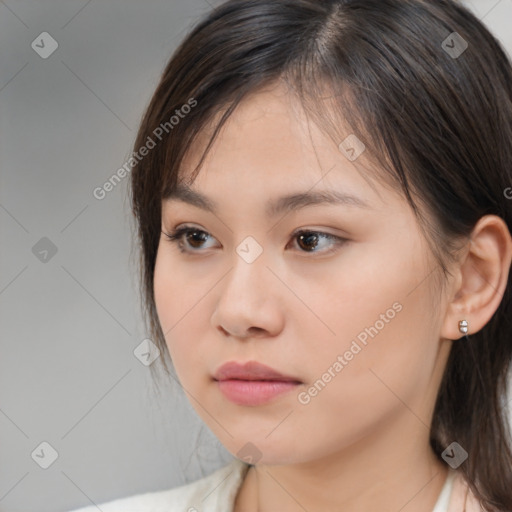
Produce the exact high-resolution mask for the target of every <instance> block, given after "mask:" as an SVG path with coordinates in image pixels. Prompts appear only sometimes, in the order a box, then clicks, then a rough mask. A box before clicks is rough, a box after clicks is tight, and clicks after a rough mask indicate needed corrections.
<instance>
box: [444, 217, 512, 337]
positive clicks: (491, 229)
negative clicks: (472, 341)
mask: <svg viewBox="0 0 512 512" xmlns="http://www.w3.org/2000/svg"><path fill="white" fill-rule="evenodd" d="M511 261H512V237H511V235H510V231H509V230H508V227H507V225H506V224H505V222H504V221H503V219H501V218H500V217H498V216H496V215H485V216H484V217H482V218H481V219H480V220H479V221H478V222H477V224H476V225H475V227H474V229H473V231H472V233H471V237H470V241H469V243H468V247H467V252H466V254H465V256H464V258H462V259H461V261H460V262H459V264H458V268H457V269H456V271H457V275H456V279H455V280H454V283H453V286H452V290H451V291H452V294H451V296H452V299H451V302H450V303H449V304H448V306H447V310H446V316H445V319H444V323H443V327H442V331H441V333H440V334H441V336H442V337H443V338H446V339H451V340H457V339H460V338H461V337H463V336H464V337H467V335H471V334H475V333H476V332H478V331H480V330H481V329H482V328H483V327H484V326H485V325H486V324H487V323H488V322H489V320H490V319H491V318H492V316H493V315H494V313H495V312H496V310H497V309H498V307H499V305H500V303H501V300H502V297H503V294H504V293H505V289H506V287H507V283H508V276H509V272H510V265H511Z"/></svg>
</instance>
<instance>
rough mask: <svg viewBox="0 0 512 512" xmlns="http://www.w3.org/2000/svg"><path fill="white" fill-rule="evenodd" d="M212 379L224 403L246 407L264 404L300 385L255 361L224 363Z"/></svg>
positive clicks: (296, 381) (297, 381)
mask: <svg viewBox="0 0 512 512" xmlns="http://www.w3.org/2000/svg"><path fill="white" fill-rule="evenodd" d="M214 379H215V381H217V384H218V386H219V389H220V391H221V392H222V393H223V394H224V396H225V397H226V398H227V399H228V400H230V401H231V402H234V403H235V404H238V405H250V406H256V405H261V404H264V403H267V402H269V401H270V400H272V399H273V398H275V397H277V396H278V395H281V394H283V393H286V392H289V391H291V390H293V389H295V388H296V387H297V386H298V385H300V384H302V382H301V381H300V380H299V379H297V378H296V377H292V376H289V375H285V374H282V373H280V372H278V371H277V370H274V369H273V368H271V367H270V366H266V365H264V364H261V363H258V362H257V361H249V362H247V363H245V364H241V363H237V362H235V361H230V362H228V363H225V364H223V365H222V366H221V367H220V368H219V369H218V370H217V371H216V372H215V375H214Z"/></svg>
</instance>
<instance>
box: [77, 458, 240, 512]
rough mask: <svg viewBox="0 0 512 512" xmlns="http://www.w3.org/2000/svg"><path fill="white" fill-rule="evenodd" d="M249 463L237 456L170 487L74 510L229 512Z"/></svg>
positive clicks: (92, 511)
mask: <svg viewBox="0 0 512 512" xmlns="http://www.w3.org/2000/svg"><path fill="white" fill-rule="evenodd" d="M248 469H249V465H248V464H247V463H245V462H243V461H241V460H239V459H234V460H233V461H232V462H230V463H229V464H228V465H226V466H223V467H222V468H220V469H217V470H216V471H214V472H213V473H212V474H210V475H208V476H206V477H204V478H201V479H200V480H196V481H195V482H192V483H189V484H186V485H182V486H180V487H175V488H174V489H169V490H166V491H157V492H148V493H143V494H136V495H134V496H129V497H127V498H121V499H117V500H114V501H109V502H106V503H101V504H98V505H91V506H88V507H85V508H80V509H75V510H73V511H71V512H98V509H101V510H102V512H174V511H176V512H177V511H179V512H197V511H199V510H201V511H203V512H220V511H222V512H228V511H229V510H230V508H231V507H232V506H233V504H234V501H235V497H236V495H237V492H238V489H239V488H240V486H241V484H242V482H243V479H244V477H245V474H246V473H247V470H248Z"/></svg>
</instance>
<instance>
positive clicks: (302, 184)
mask: <svg viewBox="0 0 512 512" xmlns="http://www.w3.org/2000/svg"><path fill="white" fill-rule="evenodd" d="M221 114H222V112H219V113H218V115H217V116H216V118H214V119H213V121H212V122H211V123H209V125H207V126H205V127H204V128H203V129H201V130H200V132H199V134H198V136H197V138H196V139H195V140H194V142H193V144H191V146H190V148H189V150H188V151H187V153H186V154H185V157H184V159H183V161H182V164H181V167H180V181H182V182H184V183H187V184H188V185H189V187H188V189H187V188H185V187H181V189H180V190H178V189H177V190H174V191H168V192H172V196H173V197H174V198H178V199H183V198H185V197H187V198H188V199H191V201H189V202H190V203H191V204H193V203H194V202H195V204H196V205H198V204H199V203H200V202H201V201H202V203H203V207H206V203H207V201H206V200H204V198H201V197H200V195H198V194H196V195H195V197H193V196H194V194H193V190H195V191H198V192H200V191H203V192H204V193H205V194H207V195H211V192H213V191H214V190H216V189H218V188H219V186H220V185H221V186H222V187H223V188H224V190H225V194H224V195H226V194H229V193H231V194H233V193H234V194H237V195H239V196H246V195H250V194H251V193H254V194H256V193H257V194H258V195H259V197H260V198H261V195H263V196H266V197H272V196H277V195H283V194H279V191H282V192H283V193H284V192H289V194H288V195H291V193H292V192H293V193H295V196H297V195H298V194H299V191H300V192H301V193H304V192H306V191H309V192H311V194H310V196H311V195H312V193H317V196H318V194H321V193H323V192H325V191H327V190H330V191H332V192H333V194H331V196H333V195H336V194H337V195H338V199H339V201H340V202H344V203H345V204H346V205H349V204H352V205H357V204H358V205H359V206H362V205H363V204H366V205H369V204H370V203H373V205H375V204H376V203H378V202H380V203H383V202H385V197H383V196H382V194H381V191H380V189H381V187H380V186H379V185H378V184H377V182H376V181H375V177H374V176H373V173H372V172H371V171H369V167H368V162H367V161H365V159H364V153H363V154H362V155H361V156H360V157H359V158H357V160H356V161H350V160H349V159H348V158H347V156H346V153H344V152H343V151H341V150H340V148H339V147H338V145H337V144H336V143H335V141H333V140H332V138H330V137H329V136H328V135H326V134H325V133H324V131H323V130H321V129H320V128H319V127H318V126H317V125H316V124H315V123H314V122H312V121H311V119H309V117H308V116H307V115H306V114H305V112H304V110H303V108H302V105H301V104H300V102H299V101H298V100H297V99H296V98H295V97H294V96H293V95H291V94H290V93H289V91H288V90H287V89H286V88H284V87H282V86H273V87H270V88H268V89H264V90H260V91H258V92H257V93H253V94H251V95H250V96H248V97H246V98H245V99H244V100H243V101H242V102H241V103H240V104H239V105H238V106H237V108H236V109H235V110H234V112H233V113H232V114H231V115H230V117H229V118H228V119H227V121H226V123H225V124H224V126H223V127H222V129H221V130H220V132H219V133H218V135H217V138H216V140H215V142H214V144H213V146H212V147H211V148H210V150H209V152H208V154H207V156H206V158H205V160H204V162H203V164H202V166H201V168H200V170H199V174H198V176H197V178H195V179H194V181H193V182H191V181H190V175H191V173H192V171H193V170H194V169H195V167H196V165H197V164H198V162H199V160H200V158H201V156H202V154H203V151H204V149H205V148H206V146H207V143H208V142H209V140H210V138H211V136H212V134H213V131H214V129H215V127H216V125H217V122H218V120H219V118H220V116H221ZM343 130H344V129H343V127H340V132H341V133H342V134H343ZM345 131H346V132H347V135H350V134H349V133H348V130H345ZM191 189H192V190H191ZM203 195H204V194H203ZM302 195H303V196H304V194H302ZM221 196H222V195H221ZM341 196H344V198H342V197H341ZM165 197H171V194H169V193H167V194H165ZM219 197H220V196H219ZM331 198H332V197H331ZM192 199H194V201H192ZM310 199H311V197H309V198H306V197H302V198H298V197H295V198H294V199H292V201H294V200H295V201H303V202H304V201H307V200H310ZM315 199H318V197H317V198H315ZM331 202H333V201H331ZM284 204H285V202H283V201H281V203H280V204H279V203H278V202H277V201H273V202H272V204H270V203H269V204H268V208H267V214H268V215H271V214H272V213H276V212H278V211H279V210H280V209H283V205H284ZM289 204H290V203H289ZM210 206H212V205H210ZM205 209H209V210H210V211H213V210H214V208H205Z"/></svg>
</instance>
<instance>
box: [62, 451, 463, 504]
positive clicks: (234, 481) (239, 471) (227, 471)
mask: <svg viewBox="0 0 512 512" xmlns="http://www.w3.org/2000/svg"><path fill="white" fill-rule="evenodd" d="M248 469H249V464H247V463H246V462H243V461H241V460H240V459H234V460H233V461H232V462H231V463H229V464H228V465H226V466H224V467H222V468H220V469H217V470H216V471H214V472H213V473H212V474H210V475H208V476H206V477H204V478H201V479H200V480H196V481H195V482H192V483H190V484H186V485H182V486H181V487H175V488H174V489H170V490H167V491H157V492H149V493H143V494H136V495H134V496H130V497H128V498H121V499H117V500H114V501H109V502H107V503H102V504H91V506H88V507H85V508H81V509H76V510H73V511H71V512H98V507H99V509H100V510H101V511H102V512H233V507H234V504H235V498H236V495H237V494H238V490H239V489H240V487H241V485H242V483H243V481H244V478H245V474H246V473H247V471H248ZM455 474H456V472H455V471H453V470H450V472H449V474H448V478H447V479H446V482H445V484H444V486H443V489H442V490H441V493H440V495H439V498H438V499H437V502H436V504H435V506H434V509H433V511H432V512H447V511H448V502H449V499H450V495H451V492H452V487H453V479H454V476H455Z"/></svg>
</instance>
